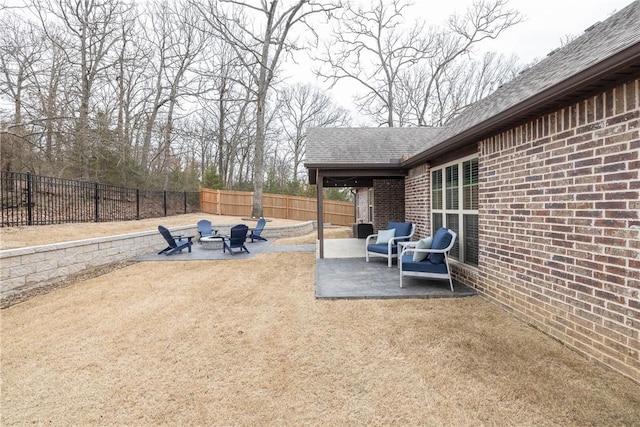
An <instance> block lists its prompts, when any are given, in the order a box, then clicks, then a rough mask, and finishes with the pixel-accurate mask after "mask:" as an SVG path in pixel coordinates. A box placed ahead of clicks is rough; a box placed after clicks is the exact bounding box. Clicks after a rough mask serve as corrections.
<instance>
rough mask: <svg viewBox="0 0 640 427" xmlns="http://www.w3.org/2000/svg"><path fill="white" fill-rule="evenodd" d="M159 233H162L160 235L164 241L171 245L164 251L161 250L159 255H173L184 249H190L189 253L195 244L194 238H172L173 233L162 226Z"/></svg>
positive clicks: (178, 236) (182, 236) (180, 236)
mask: <svg viewBox="0 0 640 427" xmlns="http://www.w3.org/2000/svg"><path fill="white" fill-rule="evenodd" d="M158 231H159V232H160V234H162V237H164V240H166V241H167V244H168V245H169V246H167V247H166V248H164V249H163V250H161V251H160V252H158V255H161V254H165V255H173V254H175V253H176V252H180V251H182V250H183V249H184V248H187V249H189V252H191V245H193V242H192V241H191V239H193V236H184V235H176V236H172V235H171V232H170V231H169V230H168V229H167V228H166V227H163V226H162V225H159V226H158Z"/></svg>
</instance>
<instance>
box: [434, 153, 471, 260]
mask: <svg viewBox="0 0 640 427" xmlns="http://www.w3.org/2000/svg"><path fill="white" fill-rule="evenodd" d="M431 227H432V234H433V232H435V230H437V229H438V228H440V227H447V228H450V229H452V230H453V231H455V232H456V233H457V234H458V238H457V239H456V244H455V245H454V246H453V249H452V250H451V257H452V258H455V259H457V260H458V261H460V262H464V263H466V264H471V265H478V159H477V158H468V159H462V160H460V161H457V162H455V163H450V164H447V165H444V166H441V167H438V168H437V169H432V170H431Z"/></svg>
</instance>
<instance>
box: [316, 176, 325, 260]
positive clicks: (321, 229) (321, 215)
mask: <svg viewBox="0 0 640 427" xmlns="http://www.w3.org/2000/svg"><path fill="white" fill-rule="evenodd" d="M322 179H323V177H322V174H321V173H320V169H317V170H316V188H317V190H318V194H317V196H316V200H317V203H318V208H317V211H318V245H319V257H320V259H323V258H324V209H323V206H324V200H323V199H324V192H323V191H322V190H323V187H322Z"/></svg>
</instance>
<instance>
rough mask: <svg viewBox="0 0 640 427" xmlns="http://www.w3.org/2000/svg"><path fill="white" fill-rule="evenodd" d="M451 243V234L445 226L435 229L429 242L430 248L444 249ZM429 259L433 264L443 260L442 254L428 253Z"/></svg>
mask: <svg viewBox="0 0 640 427" xmlns="http://www.w3.org/2000/svg"><path fill="white" fill-rule="evenodd" d="M449 243H451V234H449V232H448V231H447V229H446V228H444V227H442V228H440V229H438V231H436V234H435V235H434V236H433V241H432V242H431V249H445V248H446V247H447V246H449ZM428 259H429V261H431V262H432V263H433V264H441V263H443V262H444V254H429V258H428Z"/></svg>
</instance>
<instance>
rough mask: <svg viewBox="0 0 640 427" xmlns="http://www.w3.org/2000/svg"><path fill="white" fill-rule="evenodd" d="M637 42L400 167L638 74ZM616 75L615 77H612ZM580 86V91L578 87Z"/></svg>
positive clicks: (408, 166)
mask: <svg viewBox="0 0 640 427" xmlns="http://www.w3.org/2000/svg"><path fill="white" fill-rule="evenodd" d="M639 64H640V43H636V44H634V45H632V46H630V47H628V48H627V49H624V50H622V51H620V52H618V53H617V54H615V55H613V56H611V57H609V58H607V59H606V60H604V61H601V62H600V63H598V64H595V65H594V66H592V67H589V68H588V69H586V70H584V71H583V72H580V73H577V74H575V75H573V76H572V77H570V78H568V79H566V80H564V81H562V82H560V83H558V84H556V85H554V86H551V87H549V88H548V89H546V90H544V91H542V92H539V93H538V94H536V95H534V96H532V97H531V98H529V99H527V100H525V101H523V102H521V103H519V104H516V105H514V106H513V107H511V108H509V109H507V110H505V111H503V112H501V113H499V114H496V115H495V116H493V117H491V118H489V119H487V120H485V121H483V122H481V123H478V124H477V125H475V126H473V127H471V128H469V129H467V130H465V131H463V132H460V133H458V134H456V135H454V136H453V137H451V138H449V139H447V140H445V141H443V142H441V143H439V144H437V145H435V146H433V147H431V148H428V149H426V150H424V151H421V152H420V153H418V154H416V155H415V156H412V157H410V158H408V159H407V160H405V161H403V162H402V167H407V168H411V167H414V166H417V165H420V164H422V163H425V162H427V161H429V160H431V159H433V158H436V157H438V156H441V155H443V154H446V153H448V152H451V151H454V150H457V149H460V148H462V147H464V146H467V145H469V144H473V143H477V142H479V141H480V140H482V139H484V138H486V137H488V136H490V135H492V134H496V133H498V132H500V131H502V130H504V128H505V127H506V125H507V124H514V123H516V122H522V121H524V120H526V119H527V118H530V117H532V113H534V112H536V113H540V112H542V111H551V110H554V109H557V108H558V107H560V106H561V105H563V104H565V105H566V103H567V102H569V101H570V100H574V102H575V99H576V98H577V97H578V96H577V95H576V93H578V94H579V96H580V97H585V96H587V95H588V94H589V93H592V92H594V91H596V90H598V89H600V90H601V88H603V87H605V86H612V85H615V84H619V83H620V82H622V81H625V80H628V79H630V78H632V77H633V76H635V75H638V74H640V65H639ZM612 76H617V78H612ZM581 89H582V90H581Z"/></svg>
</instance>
